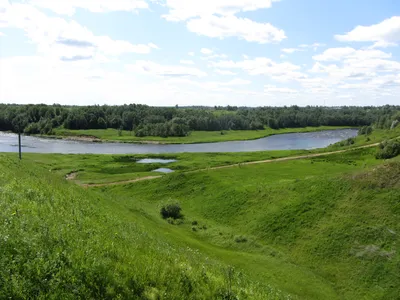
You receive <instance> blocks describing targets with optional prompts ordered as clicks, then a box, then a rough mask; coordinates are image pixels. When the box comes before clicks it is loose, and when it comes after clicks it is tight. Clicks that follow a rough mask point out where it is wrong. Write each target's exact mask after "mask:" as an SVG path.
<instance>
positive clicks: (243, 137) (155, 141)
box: [37, 126, 354, 145]
mask: <svg viewBox="0 0 400 300" xmlns="http://www.w3.org/2000/svg"><path fill="white" fill-rule="evenodd" d="M352 128H354V127H349V126H343V127H341V126H320V127H304V128H285V129H278V130H275V129H271V128H268V129H265V130H229V131H193V132H191V134H190V135H188V136H185V137H167V138H163V137H153V136H148V137H136V136H135V135H134V132H131V131H118V130H116V129H92V130H67V129H55V130H54V134H53V135H37V136H38V137H42V138H53V139H65V140H70V141H82V142H96V143H99V142H104V143H131V144H149V145H168V144H176V145H177V144H204V143H218V142H229V141H250V140H257V139H262V138H265V137H269V136H273V135H279V134H286V133H305V132H319V131H325V130H340V129H352Z"/></svg>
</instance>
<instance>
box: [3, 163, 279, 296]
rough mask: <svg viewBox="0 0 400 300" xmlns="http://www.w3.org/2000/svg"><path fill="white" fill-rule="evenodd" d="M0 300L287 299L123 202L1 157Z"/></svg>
mask: <svg viewBox="0 0 400 300" xmlns="http://www.w3.org/2000/svg"><path fill="white" fill-rule="evenodd" d="M0 164H1V168H0V224H1V230H0V299H5V298H7V299H9V298H11V299H32V298H35V299H77V298H84V299H116V298H120V299H235V298H236V296H237V297H240V299H287V297H286V296H285V295H284V294H283V293H281V292H279V291H278V290H276V289H274V288H272V287H271V286H269V285H268V284H259V283H257V282H251V281H249V280H248V279H247V278H246V276H245V275H243V274H241V273H240V272H236V271H235V270H234V269H231V268H230V267H229V266H228V265H226V264H223V263H220V262H218V261H216V260H213V259H211V258H208V257H207V256H205V255H203V254H202V253H199V252H198V251H196V250H195V249H193V248H188V247H187V246H186V245H181V244H177V243H174V242H171V241H169V239H168V237H167V236H166V235H164V234H160V233H158V232H157V228H151V227H148V226H147V227H146V225H147V224H146V221H145V220H146V215H145V214H144V213H143V214H140V216H138V217H134V218H130V219H129V220H128V219H127V218H125V217H124V214H125V213H129V212H124V211H123V210H121V209H120V208H119V207H118V205H116V204H117V200H118V199H117V198H113V197H107V198H106V197H104V195H102V194H100V193H97V192H95V191H90V190H84V189H82V188H81V187H78V186H76V185H74V184H72V183H69V182H66V181H65V180H64V179H60V178H57V177H54V175H53V174H52V173H50V172H49V171H48V170H45V169H41V168H37V167H36V166H35V165H34V164H31V163H26V162H18V161H16V160H10V159H8V158H6V156H4V155H0Z"/></svg>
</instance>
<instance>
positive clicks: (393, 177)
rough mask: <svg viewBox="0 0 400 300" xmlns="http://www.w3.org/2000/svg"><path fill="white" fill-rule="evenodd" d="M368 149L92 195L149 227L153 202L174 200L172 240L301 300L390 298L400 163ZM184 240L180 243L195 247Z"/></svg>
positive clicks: (396, 258) (398, 258)
mask: <svg viewBox="0 0 400 300" xmlns="http://www.w3.org/2000/svg"><path fill="white" fill-rule="evenodd" d="M374 152H375V149H363V150H356V151H352V152H349V153H346V154H337V155H332V156H327V157H319V158H313V159H306V160H301V161H288V162H279V163H274V164H268V165H258V166H245V167H238V168H235V169H223V170H215V171H212V172H203V173H192V174H177V175H172V176H168V177H164V178H163V179H161V180H158V181H154V182H146V183H137V184H134V185H133V184H131V185H126V186H114V187H107V188H105V187H103V188H101V189H99V190H101V191H102V192H103V193H110V194H112V195H119V196H120V199H121V202H120V203H121V205H124V206H125V207H126V209H127V210H138V209H139V208H140V209H142V210H144V211H145V212H146V213H147V214H148V215H149V219H151V220H153V222H154V225H153V226H160V225H158V224H162V221H161V220H159V219H160V218H159V216H158V210H157V207H158V205H159V204H160V203H162V202H163V201H165V200H166V199H174V200H176V201H179V202H180V204H181V206H182V208H183V213H184V214H185V217H186V219H187V222H186V224H184V225H182V226H179V227H177V228H176V227H174V228H173V230H175V231H176V233H174V234H173V236H171V238H176V239H178V240H181V241H182V239H183V237H185V236H188V237H192V236H195V237H196V238H197V240H198V241H200V242H201V244H199V245H197V247H200V249H201V251H202V252H205V253H207V254H211V253H214V254H215V255H217V256H218V258H219V259H220V260H224V261H226V262H228V263H229V264H232V265H234V266H235V267H237V268H240V269H243V271H244V272H245V273H247V274H250V275H249V276H250V277H251V278H253V279H254V280H260V279H262V281H263V282H269V283H270V284H272V285H274V286H276V287H278V288H279V289H281V290H284V291H286V292H289V293H290V294H294V295H297V296H299V297H300V298H302V299H336V298H337V299H361V298H362V299H364V298H365V299H396V295H398V293H399V291H400V284H399V280H398V273H397V271H396V270H397V265H398V264H399V263H400V255H399V250H400V249H399V246H398V243H399V242H400V240H399V238H398V234H397V233H398V232H399V231H400V227H399V225H398V224H400V223H399V221H400V219H399V216H398V212H399V208H400V206H399V204H398V203H397V200H398V199H400V189H399V187H400V182H399V175H400V163H399V162H397V163H396V161H393V162H388V163H385V164H383V165H382V162H381V161H378V160H376V159H375V158H374V157H373V154H374ZM397 161H399V159H398V160H397ZM133 199H134V200H133ZM194 220H195V221H196V222H197V223H198V224H199V225H198V226H196V228H197V229H196V230H195V231H193V228H192V227H193V225H192V221H194ZM203 225H206V228H207V229H206V230H204V229H201V228H202V226H203ZM171 230H172V229H171ZM178 233H179V234H178ZM188 237H185V238H184V239H183V240H185V242H187V243H193V244H192V245H196V244H195V243H194V242H191V241H190V240H189V238H188ZM243 237H244V238H243ZM238 241H239V242H238ZM214 247H221V248H223V249H228V250H229V251H233V253H232V254H233V255H231V254H229V252H227V253H225V252H222V253H218V252H216V251H215V248H214ZM236 251H238V252H239V253H241V254H238V253H235V252H236ZM300 278H301V279H302V280H300Z"/></svg>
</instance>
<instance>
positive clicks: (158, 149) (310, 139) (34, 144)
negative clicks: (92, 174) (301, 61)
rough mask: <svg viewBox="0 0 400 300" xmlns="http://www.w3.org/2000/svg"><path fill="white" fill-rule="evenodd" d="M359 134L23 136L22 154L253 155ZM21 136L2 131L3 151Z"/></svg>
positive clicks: (13, 146)
mask: <svg viewBox="0 0 400 300" xmlns="http://www.w3.org/2000/svg"><path fill="white" fill-rule="evenodd" d="M356 135H357V130H356V129H340V130H326V131H319V132H308V133H288V134H279V135H273V136H269V137H266V138H261V139H258V140H251V141H233V142H220V143H205V144H180V145H153V144H151V145H150V144H149V145H147V144H123V143H90V142H77V141H67V140H57V139H46V138H38V137H31V136H23V137H22V151H23V152H30V153H64V154H67V153H71V154H72V153H74V154H78V153H81V154H84V153H93V154H146V153H154V154H158V153H180V152H203V153H204V152H251V151H264V150H295V149H315V148H324V147H327V146H329V145H330V144H333V143H336V142H339V141H342V140H345V139H347V138H350V137H355V136H356ZM17 151H18V136H17V135H15V134H10V133H1V132H0V152H17Z"/></svg>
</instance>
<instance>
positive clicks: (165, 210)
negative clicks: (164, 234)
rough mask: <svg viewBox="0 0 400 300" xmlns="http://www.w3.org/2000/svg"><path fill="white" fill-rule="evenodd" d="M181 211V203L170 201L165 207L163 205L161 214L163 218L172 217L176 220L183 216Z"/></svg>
mask: <svg viewBox="0 0 400 300" xmlns="http://www.w3.org/2000/svg"><path fill="white" fill-rule="evenodd" d="M181 211H182V208H181V206H180V205H179V203H170V204H166V205H164V206H163V207H161V211H160V214H161V216H162V217H163V219H168V218H172V219H174V220H176V219H182V218H183V215H182V213H181Z"/></svg>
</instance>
